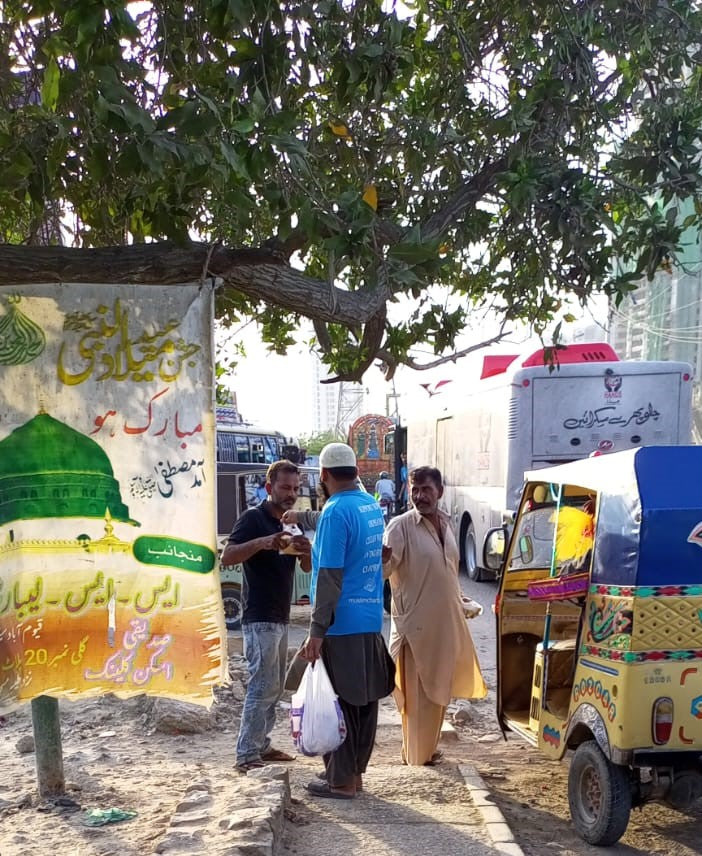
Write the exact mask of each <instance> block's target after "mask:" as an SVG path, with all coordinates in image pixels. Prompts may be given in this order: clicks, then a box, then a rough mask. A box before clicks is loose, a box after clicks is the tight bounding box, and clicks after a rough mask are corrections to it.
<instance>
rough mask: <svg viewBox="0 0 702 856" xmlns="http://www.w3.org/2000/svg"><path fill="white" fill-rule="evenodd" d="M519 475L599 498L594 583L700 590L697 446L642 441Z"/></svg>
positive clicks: (701, 510)
mask: <svg viewBox="0 0 702 856" xmlns="http://www.w3.org/2000/svg"><path fill="white" fill-rule="evenodd" d="M525 478H526V480H527V481H528V482H541V483H542V484H555V485H559V484H562V485H563V484H566V485H570V486H574V487H578V488H580V489H582V490H583V492H584V493H587V492H597V494H598V495H599V501H598V513H597V521H596V533H595V548H594V555H593V565H592V577H591V579H592V582H593V583H597V584H606V585H619V586H622V585H625V586H633V585H638V586H679V587H680V589H681V594H682V595H684V594H685V591H686V589H685V587H686V586H691V585H694V586H696V587H702V446H642V447H641V448H638V449H629V450H626V451H622V452H613V453H611V454H607V455H600V456H597V457H594V458H585V459H583V460H581V461H573V462H572V463H569V464H561V465H558V466H554V467H549V468H547V469H542V470H532V471H530V472H528V473H525Z"/></svg>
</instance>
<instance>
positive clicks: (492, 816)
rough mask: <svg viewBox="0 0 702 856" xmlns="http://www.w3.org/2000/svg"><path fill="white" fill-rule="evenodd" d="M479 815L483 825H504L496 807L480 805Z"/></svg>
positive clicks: (500, 813)
mask: <svg viewBox="0 0 702 856" xmlns="http://www.w3.org/2000/svg"><path fill="white" fill-rule="evenodd" d="M480 814H481V815H482V818H483V821H484V822H485V823H504V822H505V818H504V815H503V814H502V812H501V811H500V810H499V808H498V807H497V806H496V805H481V806H480Z"/></svg>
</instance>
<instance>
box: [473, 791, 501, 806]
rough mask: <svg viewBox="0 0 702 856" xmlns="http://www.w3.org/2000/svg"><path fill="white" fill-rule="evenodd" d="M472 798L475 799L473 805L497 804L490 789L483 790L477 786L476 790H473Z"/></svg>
mask: <svg viewBox="0 0 702 856" xmlns="http://www.w3.org/2000/svg"><path fill="white" fill-rule="evenodd" d="M470 798H471V799H472V800H473V805H475V806H477V807H478V808H480V806H484V805H485V806H492V805H495V803H494V802H493V800H492V795H491V794H490V791H482V790H479V789H478V788H475V789H474V790H471V792H470Z"/></svg>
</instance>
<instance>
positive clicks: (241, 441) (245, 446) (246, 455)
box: [234, 434, 251, 464]
mask: <svg viewBox="0 0 702 856" xmlns="http://www.w3.org/2000/svg"><path fill="white" fill-rule="evenodd" d="M234 437H235V439H236V460H237V463H240V464H250V463H251V453H250V452H249V438H248V437H247V436H246V434H235V435H234Z"/></svg>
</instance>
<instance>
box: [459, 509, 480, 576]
mask: <svg viewBox="0 0 702 856" xmlns="http://www.w3.org/2000/svg"><path fill="white" fill-rule="evenodd" d="M463 561H464V563H465V566H466V573H467V574H468V579H469V580H473V582H474V583H479V582H480V581H481V580H482V579H483V569H482V568H481V567H479V566H478V545H477V543H476V538H475V526H473V524H472V523H469V524H468V528H467V529H466V534H465V538H464V539H463Z"/></svg>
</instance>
